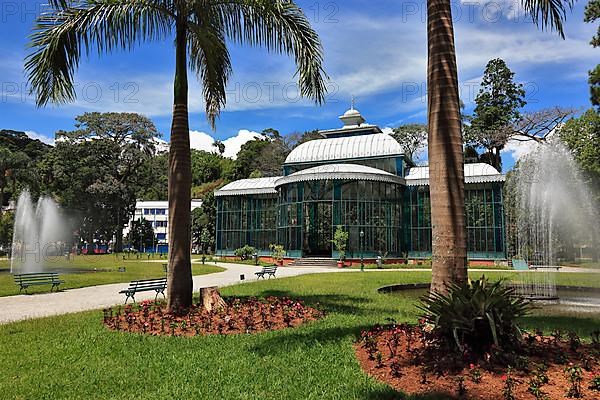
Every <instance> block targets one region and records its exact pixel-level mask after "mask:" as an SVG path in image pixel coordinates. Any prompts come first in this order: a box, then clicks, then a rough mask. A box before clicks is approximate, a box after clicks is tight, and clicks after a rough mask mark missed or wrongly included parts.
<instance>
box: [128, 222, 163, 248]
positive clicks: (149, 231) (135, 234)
mask: <svg viewBox="0 0 600 400" xmlns="http://www.w3.org/2000/svg"><path fill="white" fill-rule="evenodd" d="M127 239H128V241H129V243H130V244H131V246H132V247H133V248H134V249H136V250H139V251H144V249H151V248H153V246H154V245H155V244H156V241H155V239H154V229H153V228H152V223H151V222H150V221H147V220H145V219H138V220H137V221H133V222H132V223H131V229H130V230H129V234H128V235H127Z"/></svg>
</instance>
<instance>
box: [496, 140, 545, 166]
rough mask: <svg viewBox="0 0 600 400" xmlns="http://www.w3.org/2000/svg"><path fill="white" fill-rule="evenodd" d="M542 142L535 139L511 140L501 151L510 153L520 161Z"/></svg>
mask: <svg viewBox="0 0 600 400" xmlns="http://www.w3.org/2000/svg"><path fill="white" fill-rule="evenodd" d="M539 145H540V144H539V143H538V142H536V141H533V140H528V141H519V140H509V141H508V143H507V144H506V146H504V149H502V151H501V152H500V153H506V154H509V155H510V156H511V157H512V158H513V160H515V161H518V160H519V159H521V158H522V157H524V156H526V155H528V154H530V153H531V152H533V151H534V150H535V149H536V148H537V147H538V146H539Z"/></svg>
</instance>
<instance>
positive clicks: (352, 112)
mask: <svg viewBox="0 0 600 400" xmlns="http://www.w3.org/2000/svg"><path fill="white" fill-rule="evenodd" d="M356 115H360V111H358V110H355V109H354V108H351V109H349V110H348V111H346V112H345V113H344V117H352V116H356Z"/></svg>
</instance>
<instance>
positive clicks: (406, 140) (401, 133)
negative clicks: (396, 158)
mask: <svg viewBox="0 0 600 400" xmlns="http://www.w3.org/2000/svg"><path fill="white" fill-rule="evenodd" d="M392 137H393V138H394V139H396V141H397V142H398V143H400V145H401V146H402V148H403V149H404V154H405V155H406V156H407V157H408V158H410V159H411V160H412V159H413V157H414V156H415V154H416V153H417V152H418V151H420V150H422V149H424V148H425V145H426V143H427V125H424V124H406V125H401V126H399V127H397V128H394V133H393V134H392Z"/></svg>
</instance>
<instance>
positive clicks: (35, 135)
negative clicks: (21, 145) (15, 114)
mask: <svg viewBox="0 0 600 400" xmlns="http://www.w3.org/2000/svg"><path fill="white" fill-rule="evenodd" d="M25 133H26V134H27V136H29V137H30V138H31V139H38V140H39V141H41V142H43V143H46V144H49V145H50V146H54V142H55V138H54V136H52V137H50V136H46V135H42V134H39V133H37V132H35V131H25Z"/></svg>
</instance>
